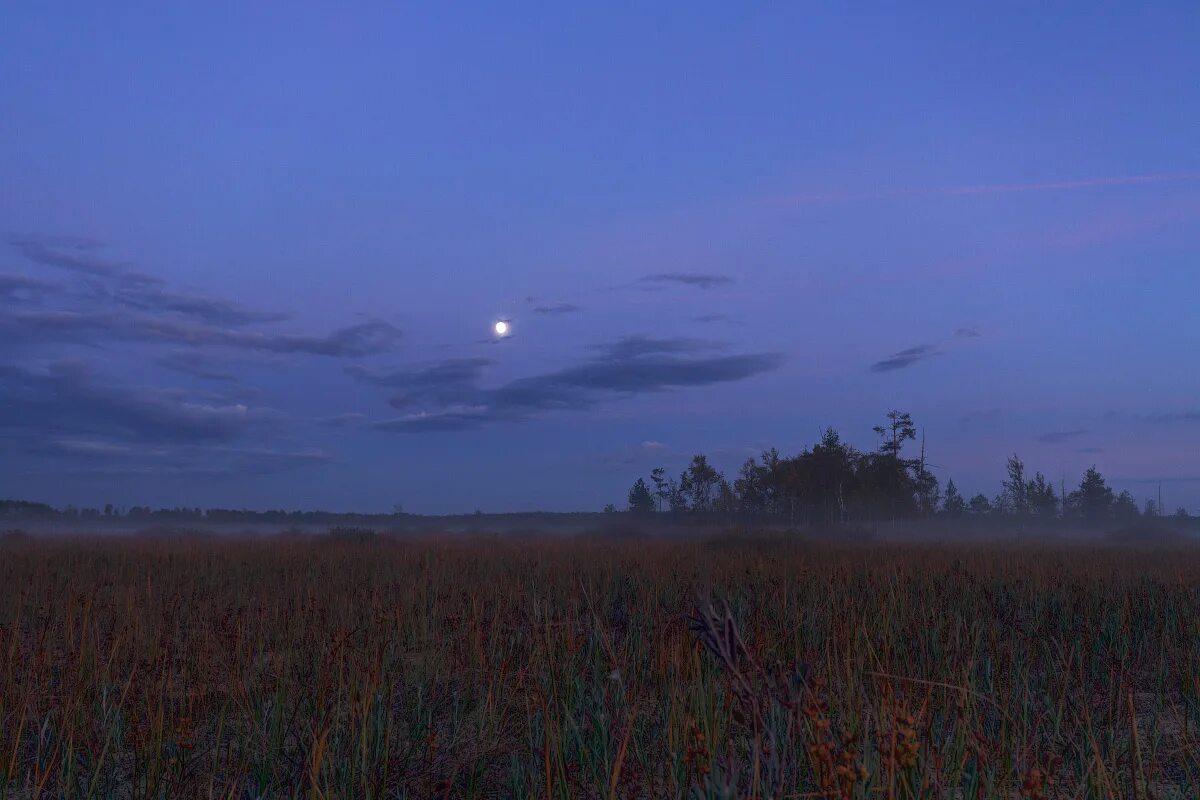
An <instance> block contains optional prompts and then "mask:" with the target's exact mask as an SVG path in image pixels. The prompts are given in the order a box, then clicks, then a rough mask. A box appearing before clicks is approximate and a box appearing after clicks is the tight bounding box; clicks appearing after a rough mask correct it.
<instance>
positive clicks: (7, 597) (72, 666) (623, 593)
mask: <svg viewBox="0 0 1200 800" xmlns="http://www.w3.org/2000/svg"><path fill="white" fill-rule="evenodd" d="M1198 589H1200V551H1194V550H1191V549H1188V548H1186V547H1183V546H1175V547H1173V548H1172V549H1171V550H1169V551H1152V550H1148V549H1142V550H1139V549H1128V548H1114V547H1100V546H1095V547H1090V548H1089V547H1085V546H1082V545H1057V546H1055V545H1044V546H1039V545H1030V544H1021V545H1017V544H994V545H957V546H955V545H934V544H903V545H902V544H882V543H877V544H844V545H836V544H830V543H823V544H822V543H812V542H807V543H806V542H803V541H799V540H795V539H784V538H768V537H760V538H756V537H741V538H739V537H722V538H715V539H711V538H710V539H700V538H697V539H695V540H670V541H668V540H659V539H650V540H600V539H588V538H584V537H573V538H562V539H552V538H544V537H543V538H537V537H530V538H514V537H457V538H444V539H433V538H428V539H392V538H386V537H381V538H379V539H376V540H363V541H329V540H322V539H320V538H316V537H309V538H302V537H293V538H286V537H271V538H262V539H253V540H252V539H239V538H219V537H213V538H194V539H181V540H152V539H139V538H125V539H119V538H115V537H108V538H96V539H90V540H85V539H23V540H12V541H0V797H6V798H33V797H45V798H50V797H94V798H102V797H137V798H189V797H214V798H252V797H306V798H335V797H338V798H340V797H347V798H350V797H353V798H385V797H414V798H431V797H434V798H436V797H447V798H450V797H453V798H457V797H469V798H482V797H516V798H535V797H536V798H547V797H554V798H568V797H604V798H611V797H621V798H625V797H667V798H699V797H711V798H717V797H761V798H783V797H789V798H801V797H811V798H819V797H829V798H888V799H889V800H893V799H894V798H918V797H920V798H938V797H946V798H1017V797H1035V798H1042V797H1045V798H1050V797H1055V798H1057V797H1063V798H1082V797H1097V798H1147V800H1149V798H1168V797H1189V798H1194V797H1197V796H1200V743H1198V742H1197V741H1196V737H1197V736H1198V735H1200V591H1198Z"/></svg>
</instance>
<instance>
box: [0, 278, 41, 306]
mask: <svg viewBox="0 0 1200 800" xmlns="http://www.w3.org/2000/svg"><path fill="white" fill-rule="evenodd" d="M53 286H54V285H53V284H52V283H50V282H48V281H42V280H38V279H37V278H27V277H25V276H24V275H0V300H21V299H26V298H29V297H32V296H33V295H36V294H41V293H43V292H46V291H49V290H50V289H52V288H53Z"/></svg>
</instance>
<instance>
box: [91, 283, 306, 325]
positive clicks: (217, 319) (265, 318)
mask: <svg viewBox="0 0 1200 800" xmlns="http://www.w3.org/2000/svg"><path fill="white" fill-rule="evenodd" d="M114 299H115V300H116V301H117V302H118V303H120V304H121V305H124V306H126V307H128V308H134V309H137V310H139V311H163V312H173V313H176V314H180V315H182V316H186V317H192V318H194V319H198V320H200V321H202V322H206V323H208V324H212V325H228V326H234V327H236V326H240V325H249V324H252V323H261V322H279V321H282V320H285V319H287V318H288V315H287V314H281V313H277V312H272V311H257V310H255V309H252V308H247V307H245V306H243V305H241V304H239V303H235V302H233V301H231V300H223V299H221V298H218V297H208V296H206V295H201V294H190V293H187V292H175V291H170V290H168V289H164V288H162V287H161V286H158V285H156V284H154V283H146V282H144V281H137V282H135V283H132V284H127V285H125V286H122V287H120V288H119V289H118V290H117V291H116V292H115V293H114Z"/></svg>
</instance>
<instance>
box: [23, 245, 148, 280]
mask: <svg viewBox="0 0 1200 800" xmlns="http://www.w3.org/2000/svg"><path fill="white" fill-rule="evenodd" d="M8 243H9V244H10V245H12V246H13V248H14V249H16V251H17V252H18V253H20V254H21V255H23V256H25V257H26V258H28V259H29V260H30V261H33V262H34V263H36V264H42V265H44V266H48V267H58V268H60V269H66V270H71V271H72V272H82V273H85V274H88V275H114V274H116V273H118V272H120V271H121V270H122V269H124V268H125V264H123V263H120V262H116V261H108V260H106V259H103V258H100V257H98V256H96V255H95V254H94V253H95V251H96V250H97V249H99V248H100V247H102V246H103V244H102V243H101V242H98V241H96V240H94V239H77V238H72V237H69V236H10V237H9V239H8Z"/></svg>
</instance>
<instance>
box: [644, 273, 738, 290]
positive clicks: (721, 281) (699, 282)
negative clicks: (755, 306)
mask: <svg viewBox="0 0 1200 800" xmlns="http://www.w3.org/2000/svg"><path fill="white" fill-rule="evenodd" d="M641 282H642V283H675V284H681V285H683V286H694V287H696V288H697V289H715V288H716V287H718V286H729V285H730V284H732V283H734V280H733V278H731V277H729V276H728V275H712V274H706V273H701V272H660V273H658V274H657V275H647V276H646V277H644V278H642V279H641Z"/></svg>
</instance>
